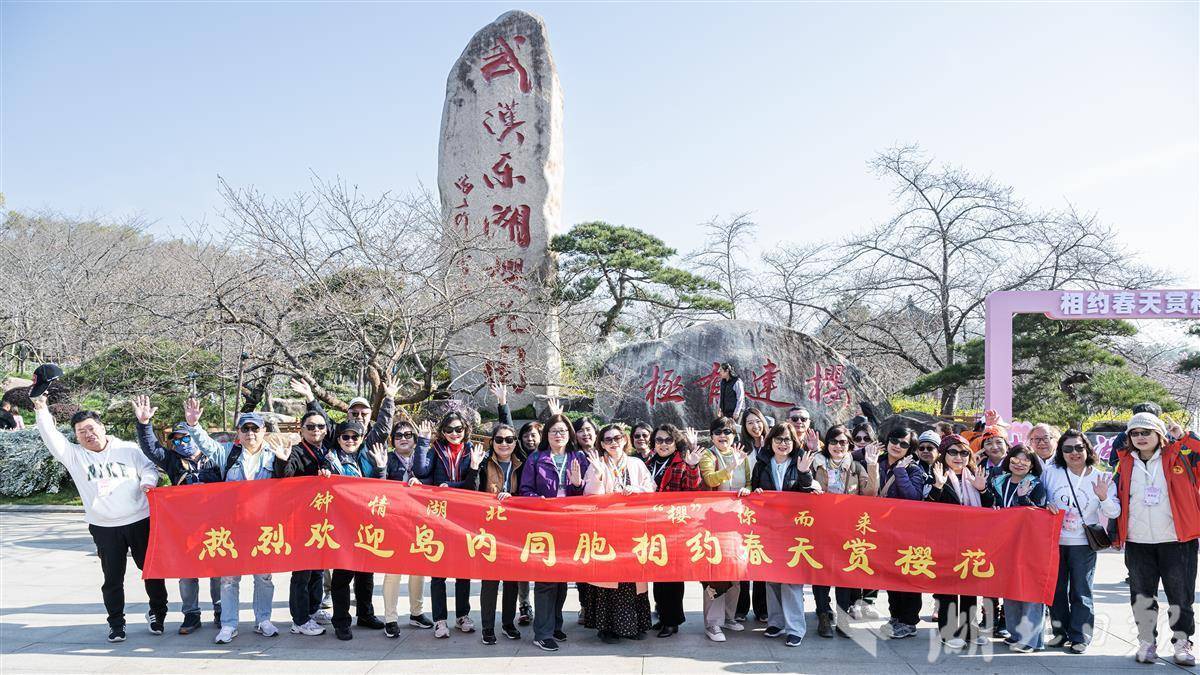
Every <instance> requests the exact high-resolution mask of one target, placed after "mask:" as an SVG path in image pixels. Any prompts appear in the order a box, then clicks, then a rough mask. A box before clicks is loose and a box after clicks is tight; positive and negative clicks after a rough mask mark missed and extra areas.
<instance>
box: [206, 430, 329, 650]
mask: <svg viewBox="0 0 1200 675" xmlns="http://www.w3.org/2000/svg"><path fill="white" fill-rule="evenodd" d="M199 413H200V410H198V409H197V410H195V417H196V419H197V420H198V419H199ZM184 415H185V418H187V419H189V420H190V419H191V417H192V413H191V412H189V411H188V409H187V407H185V409H184ZM236 429H237V437H236V438H235V440H234V442H233V443H232V444H230V445H229V447H225V446H224V445H222V444H220V443H217V442H216V441H214V440H213V439H212V437H211V436H209V435H208V432H206V431H204V427H202V426H200V425H199V424H195V425H193V426H190V427H189V428H188V431H189V433H190V434H191V436H192V438H193V439H194V440H195V441H196V443H198V444H199V446H200V448H201V449H202V450H203V451H204V453H205V454H206V455H208V456H209V457H211V458H212V459H213V460H214V464H215V471H214V474H213V475H212V477H211V479H210V478H209V477H208V476H207V475H206V478H205V480H204V482H206V483H215V482H218V481H242V480H267V479H269V478H273V477H274V476H275V464H276V462H283V461H287V458H288V457H289V456H290V452H291V450H290V449H289V448H288V447H287V446H285V445H278V444H268V443H267V442H266V436H267V429H266V420H264V419H263V416H262V415H260V414H258V413H242V414H241V415H239V416H238V419H237V427H236ZM251 578H252V579H253V584H254V586H253V593H254V595H253V600H252V602H253V604H252V607H253V610H254V632H255V633H257V634H259V635H262V636H263V637H275V636H276V635H278V634H279V629H277V628H276V627H275V624H273V623H271V603H272V602H273V601H274V598H275V583H274V582H273V581H272V580H271V575H270V574H254V575H251ZM220 581H221V607H222V608H223V610H224V611H223V612H222V614H221V630H220V631H219V632H218V633H217V636H216V638H214V639H213V642H216V643H217V644H228V643H230V642H233V639H234V638H236V637H237V635H238V631H237V629H238V618H239V617H238V614H239V609H240V606H239V605H240V602H241V585H242V577H241V576H232V577H222V578H221V580H220ZM311 628H312V629H313V630H315V631H316V633H312V634H317V635H319V634H321V633H324V632H325V629H324V628H321V627H320V626H318V625H317V624H315V623H313V624H312V626H311Z"/></svg>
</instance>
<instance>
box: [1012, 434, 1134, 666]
mask: <svg viewBox="0 0 1200 675" xmlns="http://www.w3.org/2000/svg"><path fill="white" fill-rule="evenodd" d="M1034 429H1035V430H1036V429H1037V427H1034ZM1032 440H1033V434H1030V441H1031V442H1032ZM1035 452H1036V450H1035ZM1038 457H1039V458H1040V457H1041V453H1039V454H1038ZM1098 461H1099V457H1097V456H1096V451H1095V450H1093V449H1092V444H1091V442H1089V441H1088V439H1087V436H1084V435H1083V434H1082V433H1080V432H1079V431H1077V430H1075V429H1068V430H1067V432H1066V433H1065V434H1063V435H1062V436H1061V437H1059V439H1058V447H1057V448H1056V449H1055V452H1054V455H1053V461H1052V462H1050V463H1049V464H1048V465H1047V466H1046V470H1045V471H1044V472H1042V480H1043V482H1044V483H1045V484H1046V491H1047V492H1048V493H1049V495H1050V496H1049V499H1050V503H1052V504H1054V505H1055V506H1057V507H1058V510H1059V511H1062V512H1063V521H1062V530H1061V532H1060V533H1059V536H1058V585H1057V586H1056V587H1055V590H1054V604H1053V605H1052V606H1051V607H1050V631H1051V633H1052V636H1051V637H1050V639H1049V640H1047V641H1046V646H1048V647H1062V648H1063V649H1065V650H1067V651H1069V652H1072V653H1075V654H1082V653H1084V652H1085V651H1087V648H1088V644H1089V643H1090V642H1091V641H1092V626H1093V624H1094V623H1095V620H1096V614H1095V611H1094V610H1093V609H1092V608H1093V602H1092V578H1093V577H1094V576H1095V574H1096V551H1094V550H1092V547H1091V546H1090V545H1089V544H1088V537H1087V532H1086V531H1085V529H1084V528H1086V527H1096V526H1099V525H1100V517H1101V516H1104V517H1105V518H1108V519H1110V520H1112V519H1115V518H1116V517H1117V516H1119V515H1120V514H1121V505H1120V503H1119V502H1118V501H1117V491H1116V489H1115V488H1113V484H1112V474H1109V473H1107V472H1104V471H1100V470H1099V469H1097V468H1095V464H1096V462H1098Z"/></svg>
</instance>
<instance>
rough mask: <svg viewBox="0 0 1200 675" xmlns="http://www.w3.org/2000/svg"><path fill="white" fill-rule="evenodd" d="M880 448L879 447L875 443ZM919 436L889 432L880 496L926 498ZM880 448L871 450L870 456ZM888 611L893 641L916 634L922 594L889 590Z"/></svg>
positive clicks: (908, 431) (887, 629) (889, 634)
mask: <svg viewBox="0 0 1200 675" xmlns="http://www.w3.org/2000/svg"><path fill="white" fill-rule="evenodd" d="M876 445H877V444H876ZM916 449H917V435H916V434H915V433H913V430H912V429H909V428H908V427H896V428H894V429H892V430H891V431H890V432H888V435H887V445H886V446H885V448H884V450H885V451H884V452H882V453H880V454H879V480H880V482H881V483H882V485H881V486H880V488H879V496H880V497H888V498H891V499H909V500H912V501H918V502H919V501H921V500H923V499H924V498H925V483H926V482H927V481H928V478H927V477H926V475H925V470H924V469H922V468H921V462H919V461H918V460H917V456H916V454H914V453H915V451H916ZM877 451H878V448H870V449H869V450H868V452H867V456H868V457H871V456H874V454H875V453H876V452H877ZM888 611H889V613H890V614H891V615H892V618H891V619H889V620H888V622H887V624H886V625H885V626H884V627H883V631H882V632H883V634H884V635H885V636H887V637H889V638H891V639H893V640H899V639H902V638H909V637H912V636H914V635H916V634H917V622H919V621H920V620H921V617H920V615H921V594H920V593H911V592H907V591H888Z"/></svg>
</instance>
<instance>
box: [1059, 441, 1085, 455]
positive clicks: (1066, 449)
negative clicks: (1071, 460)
mask: <svg viewBox="0 0 1200 675" xmlns="http://www.w3.org/2000/svg"><path fill="white" fill-rule="evenodd" d="M1084 452H1087V448H1085V447H1083V444H1082V443H1064V444H1063V454H1064V455H1074V454H1080V453H1084Z"/></svg>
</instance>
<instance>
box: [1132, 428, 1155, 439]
mask: <svg viewBox="0 0 1200 675" xmlns="http://www.w3.org/2000/svg"><path fill="white" fill-rule="evenodd" d="M1152 435H1154V432H1153V431H1151V430H1149V429H1134V430H1132V431H1130V432H1129V437H1130V438H1141V437H1143V436H1152Z"/></svg>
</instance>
